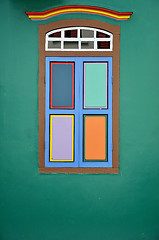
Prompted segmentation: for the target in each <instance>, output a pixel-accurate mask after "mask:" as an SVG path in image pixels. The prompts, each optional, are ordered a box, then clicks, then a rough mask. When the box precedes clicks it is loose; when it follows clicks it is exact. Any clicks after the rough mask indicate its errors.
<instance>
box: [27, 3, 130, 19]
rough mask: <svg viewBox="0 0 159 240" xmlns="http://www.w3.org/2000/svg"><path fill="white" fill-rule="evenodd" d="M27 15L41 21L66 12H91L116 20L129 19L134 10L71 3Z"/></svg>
mask: <svg viewBox="0 0 159 240" xmlns="http://www.w3.org/2000/svg"><path fill="white" fill-rule="evenodd" d="M25 13H26V15H28V17H29V18H30V19H31V20H34V21H41V20H47V19H49V18H52V17H55V16H60V15H64V14H72V13H82V14H85V13H87V14H88V13H89V14H94V15H99V16H104V17H108V18H111V19H114V20H118V21H121V20H128V19H129V18H130V16H131V15H132V14H133V13H132V12H117V11H113V10H110V9H106V8H101V7H95V6H85V5H69V6H63V7H56V8H52V9H49V10H47V11H43V12H25Z"/></svg>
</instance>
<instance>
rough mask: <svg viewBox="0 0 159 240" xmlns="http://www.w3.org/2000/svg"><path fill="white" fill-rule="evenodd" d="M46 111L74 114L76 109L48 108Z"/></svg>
mask: <svg viewBox="0 0 159 240" xmlns="http://www.w3.org/2000/svg"><path fill="white" fill-rule="evenodd" d="M48 113H49V114H51V115H52V114H76V110H75V109H73V110H70V109H56V110H55V109H54V110H53V109H49V110H48Z"/></svg>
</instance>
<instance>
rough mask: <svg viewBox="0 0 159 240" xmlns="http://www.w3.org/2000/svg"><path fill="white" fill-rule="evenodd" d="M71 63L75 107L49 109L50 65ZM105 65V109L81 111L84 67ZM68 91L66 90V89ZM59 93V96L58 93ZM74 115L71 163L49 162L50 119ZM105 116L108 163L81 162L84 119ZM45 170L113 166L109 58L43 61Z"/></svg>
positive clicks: (65, 58) (110, 69)
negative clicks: (94, 64)
mask: <svg viewBox="0 0 159 240" xmlns="http://www.w3.org/2000/svg"><path fill="white" fill-rule="evenodd" d="M54 62H56V63H74V108H56V109H54V108H50V70H51V69H50V68H51V63H54ZM85 63H106V64H107V103H106V104H107V106H106V107H105V108H102V107H99V108H84V66H85V65H84V64H85ZM66 91H67V89H66ZM59 94H60V93H59ZM52 115H74V158H73V159H74V161H72V162H69V161H57V162H56V161H54V162H51V161H50V116H52ZM88 115H89V116H92V115H93V116H94V115H95V116H99V115H101V116H103V115H105V116H107V125H108V127H107V161H84V158H83V153H84V136H83V132H84V124H83V122H84V117H85V116H88ZM45 167H88V168H91V167H105V168H110V167H112V57H46V58H45Z"/></svg>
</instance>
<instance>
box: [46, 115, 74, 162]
mask: <svg viewBox="0 0 159 240" xmlns="http://www.w3.org/2000/svg"><path fill="white" fill-rule="evenodd" d="M53 117H71V118H72V159H53V158H52V119H53ZM73 161H74V115H51V116H50V162H73Z"/></svg>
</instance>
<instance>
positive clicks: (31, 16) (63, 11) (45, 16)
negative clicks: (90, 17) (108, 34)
mask: <svg viewBox="0 0 159 240" xmlns="http://www.w3.org/2000/svg"><path fill="white" fill-rule="evenodd" d="M67 12H88V13H97V14H103V15H106V16H110V17H115V18H117V19H128V18H130V16H117V15H116V14H111V13H105V12H103V11H98V10H87V9H66V10H59V11H56V12H54V13H48V14H45V15H43V16H37V15H30V16H29V18H32V19H33V18H34V19H42V18H48V17H52V16H53V15H55V14H60V13H67Z"/></svg>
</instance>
